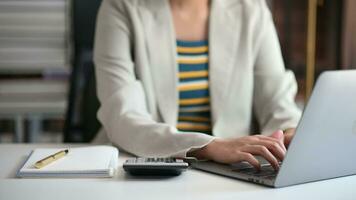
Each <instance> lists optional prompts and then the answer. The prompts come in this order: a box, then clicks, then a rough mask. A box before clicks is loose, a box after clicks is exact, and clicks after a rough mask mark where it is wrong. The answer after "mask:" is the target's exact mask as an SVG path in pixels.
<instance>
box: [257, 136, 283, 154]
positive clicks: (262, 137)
mask: <svg viewBox="0 0 356 200" xmlns="http://www.w3.org/2000/svg"><path fill="white" fill-rule="evenodd" d="M256 137H257V138H258V139H260V140H268V141H272V142H276V143H278V145H279V146H280V147H281V148H282V149H283V150H284V151H287V148H286V146H285V145H284V142H283V140H279V139H276V138H272V137H268V136H265V135H256Z"/></svg>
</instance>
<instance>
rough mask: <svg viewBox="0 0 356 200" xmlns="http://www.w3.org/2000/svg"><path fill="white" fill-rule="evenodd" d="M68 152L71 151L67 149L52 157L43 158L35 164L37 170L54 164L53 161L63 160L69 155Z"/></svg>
mask: <svg viewBox="0 0 356 200" xmlns="http://www.w3.org/2000/svg"><path fill="white" fill-rule="evenodd" d="M68 152H69V150H68V149H66V150H62V151H59V152H57V153H55V154H52V155H50V156H47V157H45V158H43V159H42V160H39V161H37V162H36V163H35V167H36V168H37V169H40V168H42V167H44V166H46V165H48V164H50V163H52V162H53V161H56V160H58V159H60V158H63V157H64V156H65V155H67V154H68Z"/></svg>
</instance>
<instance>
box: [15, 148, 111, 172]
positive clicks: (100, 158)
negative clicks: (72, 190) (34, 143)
mask: <svg viewBox="0 0 356 200" xmlns="http://www.w3.org/2000/svg"><path fill="white" fill-rule="evenodd" d="M64 149H66V148H60V149H58V148H53V149H52V148H45V149H35V150H34V151H33V152H32V154H31V156H30V157H29V159H28V160H27V162H26V163H25V165H24V166H23V168H22V169H21V170H20V172H21V173H66V172H95V171H107V170H109V169H110V168H112V167H113V166H111V165H112V163H113V159H114V160H115V159H116V160H117V159H118V150H117V149H116V148H115V147H112V146H91V147H77V148H69V152H68V154H67V155H66V156H64V157H63V158H60V159H59V160H56V161H54V162H52V163H50V164H49V165H47V166H45V167H43V168H41V169H36V168H35V167H34V164H35V163H36V162H37V161H39V160H41V159H43V158H45V157H47V156H49V155H52V154H54V153H56V152H58V151H61V150H64ZM114 163H115V161H114ZM116 167H117V166H116Z"/></svg>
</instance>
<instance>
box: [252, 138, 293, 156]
mask: <svg viewBox="0 0 356 200" xmlns="http://www.w3.org/2000/svg"><path fill="white" fill-rule="evenodd" d="M252 145H262V146H265V147H267V149H268V150H270V151H271V153H273V155H274V156H275V157H276V158H278V160H280V161H282V160H283V159H284V156H285V154H286V150H284V149H282V148H281V146H280V145H279V144H278V143H277V142H274V141H269V140H259V141H255V142H253V143H252Z"/></svg>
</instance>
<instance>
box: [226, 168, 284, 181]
mask: <svg viewBox="0 0 356 200" xmlns="http://www.w3.org/2000/svg"><path fill="white" fill-rule="evenodd" d="M233 171H236V172H239V173H243V174H247V175H251V176H255V177H258V178H265V179H274V178H275V177H276V176H277V173H278V171H276V170H274V169H273V167H272V166H271V165H262V166H261V169H260V170H259V171H258V170H256V169H255V168H250V167H249V168H243V169H234V170H233Z"/></svg>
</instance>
